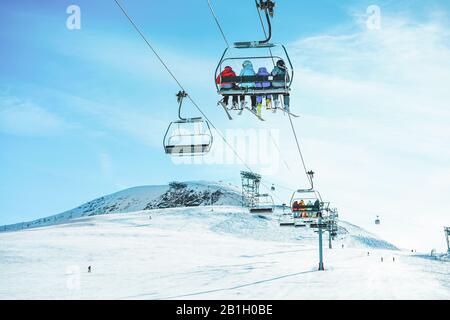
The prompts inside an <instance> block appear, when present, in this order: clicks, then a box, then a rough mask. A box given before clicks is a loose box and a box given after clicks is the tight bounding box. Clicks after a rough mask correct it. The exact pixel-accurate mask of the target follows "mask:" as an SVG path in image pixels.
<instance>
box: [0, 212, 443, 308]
mask: <svg viewBox="0 0 450 320" xmlns="http://www.w3.org/2000/svg"><path fill="white" fill-rule="evenodd" d="M341 225H342V228H341V229H340V232H339V237H338V239H337V240H336V241H335V242H334V243H333V249H328V246H327V241H326V240H327V236H325V241H324V258H325V267H326V271H325V272H318V271H317V262H318V261H317V260H318V252H317V243H318V241H317V234H316V233H314V231H312V230H308V229H295V228H280V227H279V226H278V221H277V217H276V216H274V217H269V218H261V217H258V216H252V215H250V214H249V213H248V211H246V210H244V209H242V208H239V207H227V206H222V207H221V206H218V207H196V208H172V209H157V210H151V211H140V212H134V213H127V214H114V215H97V216H86V217H81V218H78V219H73V220H68V221H66V222H65V223H61V224H57V225H53V226H47V227H42V228H33V229H28V230H22V231H18V232H6V233H0V299H2V298H3V299H4V298H12V299H22V298H23V299H56V298H59V299H184V298H186V299H302V300H305V299H335V298H342V299H400V298H401V299H413V298H415V299H449V298H450V277H449V271H450V269H449V268H450V267H449V266H450V264H448V263H443V262H438V261H432V260H429V259H422V258H418V257H414V256H411V255H410V254H409V253H408V252H402V251H399V250H387V249H386V248H390V247H391V246H392V245H387V246H384V245H383V242H382V241H381V240H380V239H378V238H376V236H373V235H371V234H368V233H366V232H365V231H364V230H362V229H360V228H358V227H357V226H354V225H350V224H346V223H342V224H341ZM361 239H362V240H361ZM359 240H361V241H359ZM376 240H377V241H376ZM342 245H344V246H343V247H342ZM368 253H369V254H368ZM381 258H383V262H381ZM394 260H395V261H394ZM88 266H92V272H91V273H88V272H87V268H88Z"/></svg>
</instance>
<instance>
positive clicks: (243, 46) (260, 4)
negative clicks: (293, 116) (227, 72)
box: [214, 0, 294, 96]
mask: <svg viewBox="0 0 450 320" xmlns="http://www.w3.org/2000/svg"><path fill="white" fill-rule="evenodd" d="M255 4H256V7H257V9H258V10H260V11H263V12H264V13H265V17H266V21H267V29H268V34H267V35H266V39H264V40H261V41H244V42H235V43H234V46H233V47H227V48H226V49H225V51H224V52H223V54H222V57H221V59H220V61H219V64H218V65H217V68H216V72H215V76H214V79H217V78H218V77H219V79H220V81H219V84H217V83H216V88H217V92H218V93H219V94H220V95H222V96H268V95H272V94H275V95H278V94H281V95H288V94H289V92H290V88H291V85H292V80H293V78H294V67H293V66H292V62H291V59H290V57H289V54H288V52H287V50H286V47H285V46H284V45H282V44H274V43H271V42H270V39H271V38H272V24H271V22H270V19H271V18H272V17H273V15H274V8H275V3H274V2H273V1H271V0H266V1H264V0H259V1H258V0H255ZM280 48H281V49H282V50H281V55H282V56H281V55H277V54H276V53H275V54H273V51H275V50H276V49H280ZM233 49H236V50H239V51H247V52H249V51H252V49H255V50H256V51H258V52H260V51H261V50H265V52H266V53H265V54H260V53H258V54H254V55H249V54H234V52H233V53H232V54H230V52H231V51H232V50H233ZM267 51H268V52H267ZM228 54H229V56H228ZM245 60H250V61H252V62H254V61H255V60H258V61H261V60H266V61H267V62H269V64H267V65H266V67H268V66H269V65H272V66H275V63H276V61H277V60H283V61H284V62H285V66H286V74H285V75H284V76H283V75H281V76H272V75H269V76H242V77H241V76H236V77H222V76H221V72H222V70H223V69H224V67H225V66H227V65H228V64H229V63H230V64H232V63H233V62H236V61H240V64H239V65H241V64H242V62H243V61H245ZM261 65H262V66H263V63H261ZM263 82H268V83H269V84H270V86H269V87H267V88H256V87H255V88H253V87H252V88H247V86H245V85H244V86H243V84H249V83H263ZM274 82H284V84H285V85H284V86H282V87H278V86H275V87H274V86H273V83H274ZM221 83H232V84H234V86H233V88H231V89H225V88H221V86H220V84H221Z"/></svg>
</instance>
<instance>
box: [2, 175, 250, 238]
mask: <svg viewBox="0 0 450 320" xmlns="http://www.w3.org/2000/svg"><path fill="white" fill-rule="evenodd" d="M205 205H215V206H222V205H229V206H241V205H242V198H241V193H240V190H239V189H237V188H236V187H235V186H233V185H231V184H225V183H214V182H206V181H196V182H181V183H179V182H173V183H171V184H169V185H161V186H143V187H135V188H130V189H126V190H123V191H120V192H117V193H114V194H111V195H107V196H104V197H101V198H98V199H95V200H92V201H89V202H87V203H85V204H83V205H81V206H79V207H77V208H75V209H72V210H69V211H66V212H63V213H60V214H57V215H53V216H49V217H45V218H41V219H37V220H34V221H29V222H21V223H16V224H13V225H7V226H0V232H2V231H15V230H22V229H27V228H36V227H42V226H49V225H53V224H58V223H64V222H65V221H67V220H71V219H75V218H80V217H85V216H94V215H103V214H111V213H127V212H135V211H139V210H150V209H164V208H176V207H197V206H205Z"/></svg>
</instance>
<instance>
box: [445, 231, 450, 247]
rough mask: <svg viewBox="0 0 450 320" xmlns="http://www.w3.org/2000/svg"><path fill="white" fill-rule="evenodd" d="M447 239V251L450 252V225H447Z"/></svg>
mask: <svg viewBox="0 0 450 320" xmlns="http://www.w3.org/2000/svg"><path fill="white" fill-rule="evenodd" d="M445 239H446V240H447V252H448V253H450V227H445Z"/></svg>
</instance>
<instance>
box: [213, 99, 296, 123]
mask: <svg viewBox="0 0 450 320" xmlns="http://www.w3.org/2000/svg"><path fill="white" fill-rule="evenodd" d="M219 105H220V106H221V107H222V108H223V110H224V111H225V113H226V115H227V116H228V119H229V120H233V117H232V116H231V114H230V111H229V110H228V108H227V107H225V106H223V105H222V104H220V103H219ZM244 109H247V110H248V111H250V112H251V113H252V114H253V115H254V116H255V117H257V118H258V119H259V120H260V121H266V120H264V119H263V118H262V117H261V116H260V115H259V114H258V113H257V112H256V111H254V110H252V109H251V108H249V107H245V108H240V109H236V110H239V112H238V115H241V114H242V112H243V111H244ZM272 109H275V110H276V109H278V110H281V111H283V112H284V113H285V114H289V115H291V116H292V117H294V118H299V117H300V116H298V115H296V114H293V113H291V112H289V111H286V110H285V109H283V108H280V107H277V108H272Z"/></svg>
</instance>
